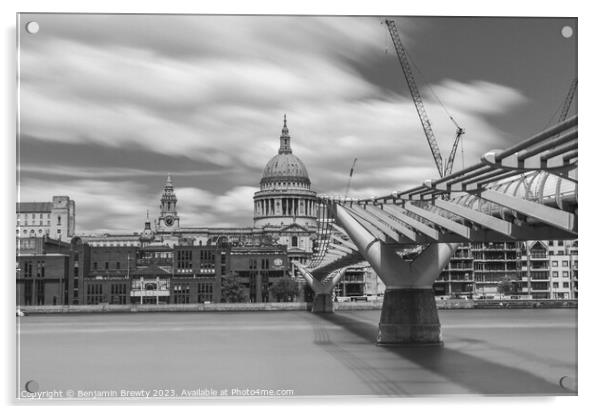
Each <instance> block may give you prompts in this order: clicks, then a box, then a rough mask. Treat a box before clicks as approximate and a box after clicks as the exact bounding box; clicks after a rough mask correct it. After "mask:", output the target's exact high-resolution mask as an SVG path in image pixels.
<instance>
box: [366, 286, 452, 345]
mask: <svg viewBox="0 0 602 414" xmlns="http://www.w3.org/2000/svg"><path fill="white" fill-rule="evenodd" d="M376 343H377V344H378V345H383V346H391V345H441V344H443V342H442V341H441V324H440V323H439V314H438V312H437V305H436V303H435V296H434V294H433V290H432V289H396V288H394V289H386V290H385V297H384V301H383V307H382V311H381V314H380V323H379V324H378V336H377V338H376Z"/></svg>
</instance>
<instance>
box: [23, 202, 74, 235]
mask: <svg viewBox="0 0 602 414" xmlns="http://www.w3.org/2000/svg"><path fill="white" fill-rule="evenodd" d="M16 213H17V238H31V237H50V238H52V239H57V240H65V241H69V240H70V239H71V237H73V236H74V235H75V201H74V200H71V199H70V198H69V197H68V196H53V197H52V201H50V202H19V203H17V209H16Z"/></svg>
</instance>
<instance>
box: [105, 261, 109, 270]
mask: <svg viewBox="0 0 602 414" xmlns="http://www.w3.org/2000/svg"><path fill="white" fill-rule="evenodd" d="M108 269H109V262H105V270H108Z"/></svg>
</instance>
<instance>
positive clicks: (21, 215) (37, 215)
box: [17, 213, 50, 220]
mask: <svg viewBox="0 0 602 414" xmlns="http://www.w3.org/2000/svg"><path fill="white" fill-rule="evenodd" d="M28 217H29V218H31V219H32V220H35V218H36V217H38V218H40V219H43V218H44V217H46V218H48V219H49V218H50V213H39V214H38V213H17V220H20V219H21V218H24V219H25V220H27V218H28Z"/></svg>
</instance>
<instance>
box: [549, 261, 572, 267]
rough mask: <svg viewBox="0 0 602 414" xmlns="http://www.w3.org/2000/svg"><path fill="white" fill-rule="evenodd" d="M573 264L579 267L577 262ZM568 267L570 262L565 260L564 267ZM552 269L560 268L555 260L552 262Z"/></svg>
mask: <svg viewBox="0 0 602 414" xmlns="http://www.w3.org/2000/svg"><path fill="white" fill-rule="evenodd" d="M573 264H574V265H575V266H577V260H574V261H573ZM568 266H569V261H568V260H563V261H562V267H568ZM552 267H558V260H553V261H552Z"/></svg>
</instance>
